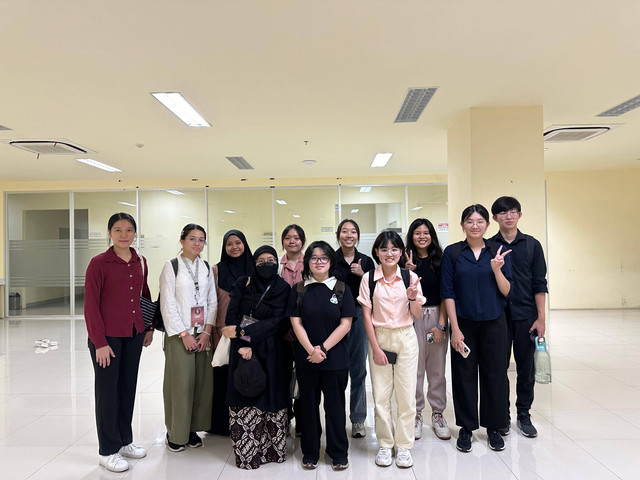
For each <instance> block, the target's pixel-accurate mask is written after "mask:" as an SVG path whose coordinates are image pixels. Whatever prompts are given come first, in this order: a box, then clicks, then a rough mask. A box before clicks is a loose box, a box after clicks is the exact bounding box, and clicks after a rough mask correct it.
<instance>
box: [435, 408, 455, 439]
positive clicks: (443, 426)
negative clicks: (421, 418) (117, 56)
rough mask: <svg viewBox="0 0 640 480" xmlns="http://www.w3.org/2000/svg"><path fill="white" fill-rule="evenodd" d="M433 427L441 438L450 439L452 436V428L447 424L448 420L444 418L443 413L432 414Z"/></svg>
mask: <svg viewBox="0 0 640 480" xmlns="http://www.w3.org/2000/svg"><path fill="white" fill-rule="evenodd" d="M431 427H432V428H433V431H434V432H435V433H436V437H438V438H439V439H440V440H449V439H450V438H451V430H449V426H448V425H447V421H446V420H445V419H444V417H443V416H442V414H441V413H432V414H431Z"/></svg>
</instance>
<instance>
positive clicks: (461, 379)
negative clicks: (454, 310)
mask: <svg viewBox="0 0 640 480" xmlns="http://www.w3.org/2000/svg"><path fill="white" fill-rule="evenodd" d="M458 326H459V327H460V330H461V331H462V334H463V335H464V343H466V344H467V346H468V347H469V348H470V349H471V353H470V354H469V356H468V357H467V358H463V357H462V355H460V354H459V353H458V352H456V351H455V350H453V349H452V350H451V383H452V387H453V407H454V411H455V414H456V425H458V426H460V427H466V428H468V429H469V430H476V429H477V428H478V380H480V425H481V426H483V427H486V428H488V429H493V430H497V429H500V428H504V427H506V426H507V425H508V424H509V409H508V394H509V388H508V385H509V383H508V379H507V366H508V364H507V361H506V356H505V355H504V352H505V350H506V348H507V335H508V334H507V323H506V319H505V316H504V314H502V315H501V316H500V317H499V318H497V319H495V320H489V321H473V320H469V319H466V318H461V317H458Z"/></svg>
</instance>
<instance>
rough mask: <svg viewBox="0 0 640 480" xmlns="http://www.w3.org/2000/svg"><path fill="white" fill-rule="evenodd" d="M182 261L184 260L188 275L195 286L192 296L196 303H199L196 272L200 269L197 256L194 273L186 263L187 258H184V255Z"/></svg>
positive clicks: (198, 286)
mask: <svg viewBox="0 0 640 480" xmlns="http://www.w3.org/2000/svg"><path fill="white" fill-rule="evenodd" d="M182 261H183V262H184V266H185V267H187V271H188V272H189V275H191V279H192V280H193V285H194V286H195V288H196V291H195V294H194V295H193V298H194V299H195V301H196V305H199V304H200V285H199V282H198V278H199V277H198V272H199V271H200V263H198V257H196V260H195V262H194V263H195V264H196V273H195V275H194V273H193V270H191V267H190V266H189V264H188V263H187V259H186V258H184V256H182Z"/></svg>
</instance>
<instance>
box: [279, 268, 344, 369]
mask: <svg viewBox="0 0 640 480" xmlns="http://www.w3.org/2000/svg"><path fill="white" fill-rule="evenodd" d="M303 281H304V280H303ZM333 295H334V291H333V290H332V289H330V288H329V287H328V286H327V285H325V284H324V283H311V284H309V285H307V291H306V292H305V294H304V298H303V300H302V307H301V308H298V306H297V305H296V303H297V300H298V292H297V284H296V285H294V286H293V288H292V289H291V293H290V295H289V304H288V306H287V313H286V315H287V316H288V317H300V318H302V326H303V327H304V329H305V330H306V332H307V336H308V337H309V341H310V342H311V345H321V344H322V343H323V342H324V341H325V340H326V339H327V338H329V335H331V334H332V333H333V331H334V330H335V329H336V328H337V327H338V326H339V325H340V319H341V318H344V317H351V318H353V317H355V316H356V307H355V303H354V301H353V296H352V295H351V292H350V291H349V289H348V288H346V289H345V292H344V297H343V299H342V310H340V308H339V306H338V303H337V302H335V303H334V302H332V301H331V298H332V297H333ZM295 353H296V369H298V370H304V369H317V370H344V369H347V368H349V341H348V339H347V335H345V336H344V338H343V339H342V340H340V341H339V342H338V343H337V344H336V345H335V346H334V347H333V348H332V349H331V350H329V352H328V353H327V358H326V359H325V360H324V361H322V362H320V363H311V362H309V360H307V356H308V355H309V354H308V353H307V351H306V350H305V349H304V348H302V345H300V342H295Z"/></svg>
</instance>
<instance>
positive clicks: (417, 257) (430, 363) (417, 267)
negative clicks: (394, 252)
mask: <svg viewBox="0 0 640 480" xmlns="http://www.w3.org/2000/svg"><path fill="white" fill-rule="evenodd" d="M405 260H406V263H405V267H406V268H407V269H408V270H411V271H412V272H414V273H415V274H416V275H418V276H419V277H420V285H421V286H422V293H423V295H424V296H425V297H426V299H427V303H425V305H424V307H423V308H422V316H421V317H418V318H416V319H415V322H414V327H415V329H416V335H417V336H418V348H419V350H420V353H419V355H418V377H417V382H418V383H417V388H416V419H415V422H414V436H415V439H416V440H418V439H419V438H420V437H421V436H422V410H423V409H424V406H425V395H424V377H425V373H426V376H427V381H428V384H429V387H428V390H427V400H428V402H429V406H430V407H431V428H432V429H433V431H434V432H435V434H436V436H437V437H438V438H439V439H441V440H449V439H450V438H451V431H450V430H449V426H448V425H447V421H446V420H445V418H444V416H443V415H442V412H444V409H445V407H446V406H447V381H446V379H445V376H444V373H445V366H446V363H447V347H448V343H447V311H446V308H445V306H444V301H442V300H441V299H440V266H441V264H442V248H441V247H440V243H439V242H438V235H437V233H436V230H435V228H433V224H432V223H431V222H430V221H429V220H427V219H426V218H416V219H415V220H414V221H413V222H411V225H410V226H409V230H408V231H407V251H406V253H405Z"/></svg>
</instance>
